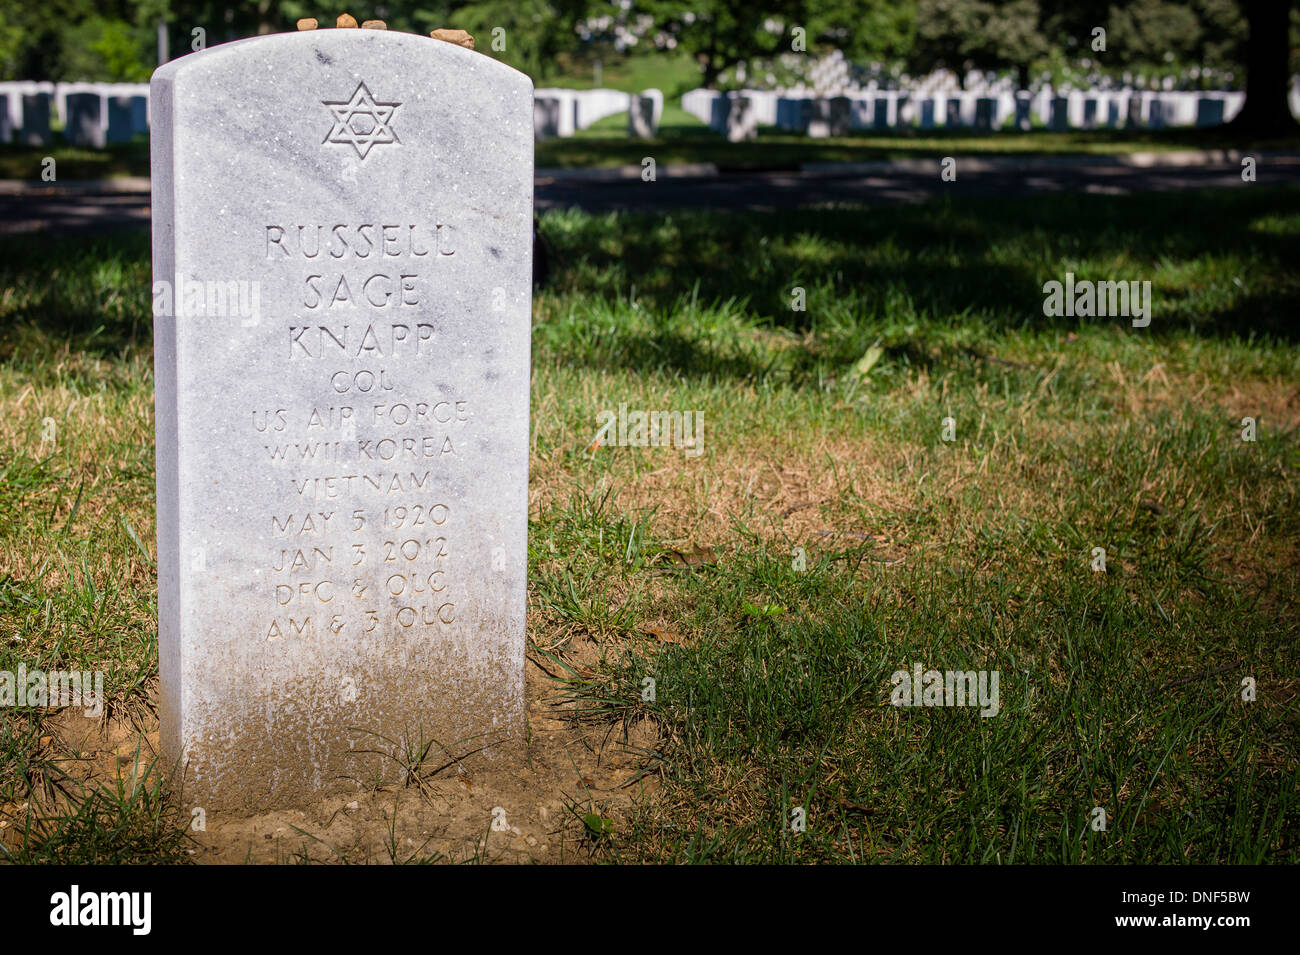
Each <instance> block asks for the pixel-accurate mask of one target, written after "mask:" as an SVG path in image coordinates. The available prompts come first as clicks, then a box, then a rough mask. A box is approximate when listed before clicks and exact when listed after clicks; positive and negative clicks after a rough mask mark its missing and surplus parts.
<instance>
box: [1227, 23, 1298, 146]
mask: <svg viewBox="0 0 1300 955" xmlns="http://www.w3.org/2000/svg"><path fill="white" fill-rule="evenodd" d="M1242 7H1243V10H1244V12H1245V14H1246V20H1247V22H1248V23H1249V25H1250V33H1249V35H1248V37H1247V38H1246V102H1245V104H1243V105H1242V107H1241V112H1239V113H1238V114H1237V116H1236V118H1235V119H1233V121H1232V122H1231V123H1229V124H1228V125H1229V127H1230V128H1231V129H1232V130H1234V131H1235V132H1236V133H1239V134H1240V135H1242V136H1243V137H1266V138H1274V137H1277V138H1283V137H1293V136H1296V135H1297V134H1300V124H1297V123H1296V120H1295V117H1294V116H1292V115H1291V106H1290V104H1289V103H1288V102H1287V85H1288V82H1289V79H1290V77H1289V75H1288V74H1289V73H1290V69H1289V66H1290V52H1291V51H1290V36H1291V0H1242Z"/></svg>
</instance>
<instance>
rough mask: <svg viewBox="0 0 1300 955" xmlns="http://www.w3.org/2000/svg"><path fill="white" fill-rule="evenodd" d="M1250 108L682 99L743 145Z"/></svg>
mask: <svg viewBox="0 0 1300 955" xmlns="http://www.w3.org/2000/svg"><path fill="white" fill-rule="evenodd" d="M1244 101H1245V94H1244V93H1241V92H1205V93H1200V92H1182V91H1173V92H1164V91H1150V90H1109V91H1088V90H1069V91H1065V90H1062V91H1060V92H1055V91H1053V90H1051V89H1045V90H1042V91H1040V92H1038V93H1035V94H1031V93H1028V92H1023V91H1022V92H1018V93H1011V92H1004V93H1000V94H998V95H996V96H989V95H983V94H978V93H969V92H921V93H918V92H915V91H906V90H879V91H874V92H869V93H868V92H864V93H856V94H852V95H845V96H836V97H829V98H824V97H813V96H801V95H795V94H790V93H782V92H777V91H773V90H741V91H739V92H734V93H720V92H717V91H715V90H704V89H697V90H691V91H690V92H688V93H686V94H684V95H683V96H682V108H683V109H684V110H686V112H688V113H690V114H691V115H692V116H695V117H696V118H697V119H699V120H700V121H701V122H703V123H705V124H707V125H708V126H710V127H711V128H712V129H715V130H717V131H718V132H720V133H723V134H724V135H726V136H727V138H728V139H731V140H733V141H736V140H743V139H750V138H753V136H754V135H756V133H757V129H758V127H759V126H775V127H777V128H779V129H782V130H786V131H789V132H804V133H807V134H808V135H809V136H811V137H813V138H821V137H828V136H844V135H847V134H849V133H850V132H851V131H853V130H864V129H880V130H886V129H895V128H898V127H909V126H915V127H919V128H921V129H929V128H934V127H940V126H948V127H954V126H960V127H969V128H973V129H987V130H995V129H1001V128H1003V127H1004V126H1006V125H1008V124H1010V125H1012V126H1014V127H1015V128H1019V129H1029V128H1031V126H1033V125H1034V123H1035V121H1036V122H1037V123H1038V124H1040V125H1042V126H1046V127H1047V128H1049V129H1056V130H1066V129H1096V128H1102V127H1117V126H1124V127H1145V128H1149V129H1158V128H1160V127H1163V126H1214V125H1218V124H1219V123H1225V122H1228V121H1229V120H1231V119H1232V118H1233V117H1234V116H1236V114H1237V112H1238V111H1239V110H1240V109H1241V106H1242V103H1243V102H1244ZM1291 107H1292V109H1293V110H1295V111H1297V112H1300V92H1295V91H1293V92H1292V95H1291Z"/></svg>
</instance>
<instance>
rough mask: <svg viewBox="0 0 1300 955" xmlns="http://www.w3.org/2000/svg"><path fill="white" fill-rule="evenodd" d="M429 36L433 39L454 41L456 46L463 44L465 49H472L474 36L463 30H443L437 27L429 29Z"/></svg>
mask: <svg viewBox="0 0 1300 955" xmlns="http://www.w3.org/2000/svg"><path fill="white" fill-rule="evenodd" d="M429 36H431V37H433V38H434V39H435V40H443V41H445V42H447V43H455V44H456V45H457V46H463V47H464V48H465V49H467V50H472V49H474V38H473V37H472V36H470V35H469V34H468V33H466V32H465V31H464V30H445V29H441V28H439V29H437V30H433V31H431V32H430V33H429Z"/></svg>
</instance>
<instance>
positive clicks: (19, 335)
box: [0, 186, 1300, 863]
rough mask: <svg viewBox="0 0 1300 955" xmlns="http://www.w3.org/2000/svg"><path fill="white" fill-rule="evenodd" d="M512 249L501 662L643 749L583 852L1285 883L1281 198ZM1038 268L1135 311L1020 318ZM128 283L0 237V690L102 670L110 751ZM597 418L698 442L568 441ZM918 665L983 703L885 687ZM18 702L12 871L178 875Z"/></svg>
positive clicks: (1288, 283) (981, 209) (1284, 255)
mask: <svg viewBox="0 0 1300 955" xmlns="http://www.w3.org/2000/svg"><path fill="white" fill-rule="evenodd" d="M542 228H543V231H544V233H545V234H546V236H547V237H548V240H549V242H550V243H551V244H552V245H553V247H554V253H555V259H556V263H555V274H554V277H553V281H552V284H551V286H550V287H549V288H547V289H545V290H543V291H542V292H540V293H539V294H538V295H537V297H536V301H535V308H534V332H533V348H534V355H533V363H534V376H533V393H532V415H533V435H532V460H531V479H530V481H531V487H530V501H531V505H530V506H531V515H530V540H529V555H528V561H529V581H530V584H529V591H530V592H529V622H528V631H529V639H530V655H531V656H532V658H533V659H534V660H538V661H542V662H544V663H545V664H546V666H547V667H548V668H549V669H550V670H551V671H552V672H553V673H554V674H555V676H556V677H557V678H559V682H558V683H557V684H556V686H557V688H558V690H559V692H561V693H562V694H563V695H564V696H565V697H567V698H568V700H569V702H568V703H566V704H563V705H559V706H557V708H556V714H557V716H558V717H559V718H562V719H566V720H571V721H576V722H581V723H584V724H587V725H590V726H592V727H595V728H596V729H598V730H601V731H602V732H604V731H607V732H609V733H615V732H617V731H618V730H619V729H620V728H626V727H632V726H635V727H640V728H642V730H644V729H645V728H646V727H649V728H650V729H651V730H652V733H651V736H650V740H651V742H650V743H648V744H647V745H646V746H645V749H644V751H643V753H642V754H641V758H642V764H643V771H644V773H645V774H646V775H647V776H648V777H649V778H653V779H654V780H655V782H656V786H655V788H654V789H653V791H652V792H649V793H648V794H647V795H646V796H645V797H644V798H642V799H640V800H638V801H637V802H636V804H635V805H634V806H633V807H632V808H631V809H626V810H623V809H620V810H618V811H615V810H613V809H608V810H607V809H606V808H605V807H604V806H603V804H601V803H600V802H599V801H597V802H595V803H594V804H593V806H592V808H593V809H594V810H595V811H596V812H597V813H598V814H607V815H608V823H609V825H608V826H606V825H605V822H604V821H603V817H602V816H599V815H598V819H601V821H600V824H599V825H598V826H597V827H596V828H597V829H598V830H599V831H598V833H597V834H596V835H595V836H593V838H592V839H591V840H590V845H589V851H590V854H591V855H592V857H594V858H596V859H601V860H623V861H643V860H653V861H767V862H879V861H895V862H1002V863H1013V862H1062V863H1175V862H1177V863H1183V862H1190V863H1225V862H1233V863H1247V862H1290V863H1295V862H1298V861H1300V839H1298V838H1297V836H1298V834H1300V819H1298V816H1297V813H1300V763H1298V762H1297V753H1300V677H1298V676H1297V673H1300V668H1298V664H1300V652H1298V646H1297V636H1298V630H1300V627H1298V625H1297V622H1298V621H1300V507H1298V505H1300V500H1298V497H1300V478H1297V470H1296V467H1297V464H1300V432H1298V431H1297V425H1298V424H1300V350H1297V347H1296V337H1297V324H1296V314H1297V308H1298V306H1300V276H1298V275H1297V273H1296V270H1295V263H1296V262H1297V261H1300V191H1297V190H1288V189H1266V188H1256V187H1253V186H1252V187H1242V188H1240V189H1237V190H1232V191H1225V192H1205V193H1182V194H1168V195H1161V194H1157V195H1149V196H1141V197H1122V198H1114V197H1106V196H1086V197H1084V196H1069V195H1057V196H1039V197H1035V198H1032V199H1026V200H1016V201H1001V202H987V201H984V202H977V201H971V202H962V203H958V202H952V203H948V202H943V203H931V204H927V205H922V206H909V207H893V208H880V209H871V210H863V209H853V208H836V209H823V210H806V211H799V212H781V213H779V214H748V213H746V214H739V213H738V214H707V213H687V214H683V213H672V214H658V215H626V214H611V215H604V216H591V215H586V214H581V213H577V212H566V213H553V214H548V215H547V216H544V217H543V219H542ZM1066 272H1073V273H1074V274H1075V276H1076V277H1077V278H1078V279H1095V280H1103V279H1114V280H1118V279H1131V280H1149V281H1150V282H1151V283H1152V287H1153V293H1152V299H1153V303H1154V313H1153V318H1152V321H1151V324H1150V326H1149V327H1148V328H1133V327H1131V325H1130V323H1129V322H1128V321H1127V320H1125V319H1115V318H1101V319H1098V318H1092V319H1087V318H1082V319H1081V318H1047V317H1044V315H1043V308H1042V306H1043V292H1042V286H1043V283H1044V282H1045V281H1047V280H1049V279H1056V280H1061V279H1063V278H1064V275H1065V273H1066ZM149 284H150V272H149V248H148V237H147V235H146V234H144V233H143V232H135V233H130V234H127V235H125V236H123V237H121V238H119V239H116V240H110V239H105V238H98V239H94V238H86V239H76V240H57V239H50V238H39V239H37V238H24V239H21V240H17V241H13V240H9V241H5V242H4V243H3V244H0V670H5V669H8V670H14V669H16V667H17V666H18V665H19V664H20V663H22V664H25V665H26V667H27V668H28V669H29V670H30V669H34V668H43V669H46V670H49V669H56V668H62V669H73V668H80V669H89V670H93V669H101V670H105V671H106V672H107V674H108V692H109V694H110V696H111V699H112V707H111V716H112V718H113V719H115V720H118V721H126V722H127V723H128V724H131V725H134V726H136V727H138V728H139V730H140V732H143V733H147V732H149V731H150V728H151V727H154V726H156V717H155V715H154V712H153V707H154V698H155V696H154V695H155V693H156V683H157V659H156V652H157V648H156V631H155V626H154V622H153V620H154V614H155V610H156V591H155V567H154V553H155V551H154V501H153V466H152V465H153V461H152V459H153V442H152V429H153V423H152V381H151V370H150V369H151V366H150V341H151V337H150V336H151V333H150V318H149V314H150V298H149ZM796 287H799V288H802V289H803V290H804V293H805V296H806V310H803V311H797V310H793V309H792V308H791V301H792V296H793V295H794V294H796V293H794V292H793V290H794V289H795V288H796ZM621 403H626V404H627V406H628V407H629V408H631V409H650V410H674V409H675V410H691V411H695V412H698V413H699V414H701V415H702V416H703V422H704V428H703V432H702V436H703V441H702V449H703V453H702V454H700V455H699V456H696V457H692V456H688V455H686V454H684V453H682V452H681V451H680V450H675V449H671V448H636V447H603V446H602V447H596V448H594V449H593V447H592V439H593V436H594V435H595V433H596V431H597V419H598V415H599V413H600V412H601V411H602V410H605V409H617V408H618V407H619V405H620V404H621ZM1246 416H1250V417H1253V418H1255V419H1256V421H1257V439H1256V440H1255V441H1253V442H1248V441H1244V440H1243V439H1242V419H1243V418H1244V417H1246ZM945 418H951V419H952V421H951V422H950V425H951V427H952V428H954V429H955V434H954V435H952V437H953V438H954V440H944V430H945V422H944V419H945ZM47 419H51V420H52V421H53V423H54V426H55V428H54V433H53V435H51V434H50V432H49V428H48V425H49V421H47ZM43 433H45V434H46V436H47V439H46V440H44V441H43V440H42V435H43ZM1095 548H1104V550H1105V571H1104V572H1100V571H1098V570H1094V569H1093V564H1094V560H1095V558H1094V555H1095V551H1094V549H1095ZM915 664H919V665H921V666H922V667H923V668H924V669H931V668H933V669H937V670H950V669H952V670H958V669H960V670H968V669H969V670H988V671H993V670H996V671H998V673H999V675H1000V708H999V711H998V713H997V715H995V716H990V717H982V716H981V715H980V714H979V713H978V712H977V711H976V710H974V709H969V708H902V707H895V706H891V705H890V697H891V691H892V689H893V687H892V684H891V674H893V673H894V672H895V671H898V670H911V668H912V667H913V666H914V665H915ZM647 678H651V679H653V681H654V684H653V687H654V691H655V692H654V694H653V696H654V698H653V700H650V699H647V698H646V693H645V688H646V687H647V686H648V684H646V683H645V680H646V679H647ZM1244 678H1250V679H1252V680H1253V681H1254V686H1255V688H1256V693H1257V698H1256V699H1255V700H1254V701H1253V702H1245V701H1243V699H1242V690H1243V687H1242V682H1243V679H1244ZM53 720H54V716H53V715H52V714H49V713H44V712H37V711H32V710H14V711H9V712H7V713H5V714H4V715H3V718H0V823H3V824H5V825H6V826H7V830H6V829H4V828H0V846H3V847H4V852H5V853H6V854H9V855H11V856H12V857H14V858H17V859H20V860H28V861H41V860H60V861H77V860H85V861H92V860H93V861H116V860H122V861H150V860H158V861H171V860H177V859H184V858H186V856H185V854H184V851H183V848H182V847H183V845H184V841H183V838H182V834H181V830H180V822H178V821H177V820H176V818H175V817H174V816H172V815H170V814H169V811H168V809H167V804H166V803H165V802H164V801H163V800H162V799H161V798H159V794H158V793H157V791H156V790H155V789H153V788H150V787H149V786H131V785H125V784H118V783H116V782H115V781H113V780H112V779H111V778H109V779H105V778H96V777H86V776H85V774H83V773H79V772H78V768H77V766H78V763H77V761H78V759H79V758H81V756H82V754H79V753H78V752H76V748H75V746H73V745H71V744H69V743H68V742H67V740H66V737H65V736H63V735H60V734H59V733H57V732H55V731H54V730H53V729H51V727H52V726H53V722H52V721H53ZM638 738H645V734H644V732H643V733H642V735H641V736H640V737H638ZM1097 808H1100V809H1102V810H1104V811H1105V814H1106V820H1107V821H1106V828H1105V830H1104V831H1097V830H1094V829H1093V828H1092V827H1091V826H1090V825H1089V823H1090V821H1091V820H1093V819H1094V818H1096V816H1095V810H1096V809H1097ZM796 809H802V810H803V813H804V815H805V818H806V821H807V827H806V831H804V832H801V833H799V832H794V831H792V830H791V827H790V820H791V819H792V818H793V817H792V813H793V812H794V811H795V810H796ZM184 821H187V820H184Z"/></svg>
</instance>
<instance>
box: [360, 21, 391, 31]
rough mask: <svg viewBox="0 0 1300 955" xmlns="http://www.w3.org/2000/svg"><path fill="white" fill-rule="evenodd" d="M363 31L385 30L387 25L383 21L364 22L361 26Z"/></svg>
mask: <svg viewBox="0 0 1300 955" xmlns="http://www.w3.org/2000/svg"><path fill="white" fill-rule="evenodd" d="M361 29H363V30H387V29H388V24H387V23H385V22H384V21H383V20H365V21H363V22H362V24H361Z"/></svg>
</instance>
